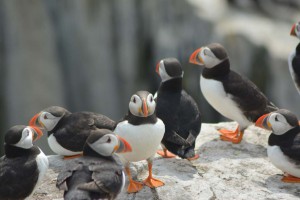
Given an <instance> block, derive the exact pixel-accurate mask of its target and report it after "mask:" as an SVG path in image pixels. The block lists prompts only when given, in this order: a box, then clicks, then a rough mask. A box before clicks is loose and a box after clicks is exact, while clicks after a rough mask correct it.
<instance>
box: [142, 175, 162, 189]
mask: <svg viewBox="0 0 300 200" xmlns="http://www.w3.org/2000/svg"><path fill="white" fill-rule="evenodd" d="M144 184H145V185H147V186H148V187H150V188H156V187H160V186H163V185H165V184H164V182H162V181H161V180H158V179H156V178H153V177H149V176H148V178H146V179H145V180H144Z"/></svg>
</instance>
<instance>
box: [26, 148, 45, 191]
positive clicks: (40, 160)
mask: <svg viewBox="0 0 300 200" xmlns="http://www.w3.org/2000/svg"><path fill="white" fill-rule="evenodd" d="M40 151H41V152H40V154H39V155H38V156H37V157H36V162H37V166H38V170H39V172H40V174H39V177H38V180H37V183H36V185H35V187H34V189H33V191H32V193H31V194H30V195H29V196H31V195H32V194H33V193H34V191H35V190H36V188H37V187H38V186H39V185H40V183H41V181H42V179H43V177H44V176H45V174H46V171H47V170H48V167H49V161H48V158H47V156H46V155H45V154H44V152H43V151H42V150H40Z"/></svg>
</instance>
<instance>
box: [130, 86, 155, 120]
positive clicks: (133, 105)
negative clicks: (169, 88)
mask: <svg viewBox="0 0 300 200" xmlns="http://www.w3.org/2000/svg"><path fill="white" fill-rule="evenodd" d="M155 107H156V103H155V101H154V98H153V95H152V94H151V93H149V92H148V91H138V92H136V93H135V94H134V95H132V96H131V98H130V102H129V112H130V113H131V114H133V115H135V116H137V117H148V116H150V115H152V114H153V113H154V111H155Z"/></svg>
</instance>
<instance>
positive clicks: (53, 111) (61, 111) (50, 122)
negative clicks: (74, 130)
mask: <svg viewBox="0 0 300 200" xmlns="http://www.w3.org/2000/svg"><path fill="white" fill-rule="evenodd" d="M68 114H71V113H70V112H69V111H68V110H66V109H65V108H62V107H59V106H51V107H49V108H46V109H44V110H43V111H41V112H39V113H37V114H36V115H35V116H33V117H32V118H31V120H30V122H29V125H30V126H38V127H41V128H45V129H46V130H47V131H52V130H53V129H54V128H55V127H56V125H57V124H58V122H59V121H60V120H61V119H62V118H63V117H64V116H66V115H68Z"/></svg>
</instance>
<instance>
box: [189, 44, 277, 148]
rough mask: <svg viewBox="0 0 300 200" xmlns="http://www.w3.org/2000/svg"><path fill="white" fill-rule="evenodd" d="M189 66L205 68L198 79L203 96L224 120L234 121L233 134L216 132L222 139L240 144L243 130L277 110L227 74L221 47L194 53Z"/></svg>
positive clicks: (246, 84) (241, 79)
mask: <svg viewBox="0 0 300 200" xmlns="http://www.w3.org/2000/svg"><path fill="white" fill-rule="evenodd" d="M190 63H193V64H196V65H200V66H204V69H203V71H202V75H201V77H200V87H201V91H202V93H203V96H204V97H205V98H206V100H207V101H208V102H209V103H210V105H211V106H212V107H213V108H214V109H216V110H217V111H218V112H219V113H221V114H222V115H223V116H225V117H227V118H229V119H232V120H235V121H237V122H238V124H239V126H238V127H237V128H236V130H235V131H229V130H225V129H221V130H219V132H220V133H221V139H222V140H225V141H231V142H232V143H240V142H241V140H242V138H243V133H244V130H245V129H246V128H247V127H248V126H249V125H251V124H253V123H255V121H256V120H257V119H258V118H259V117H260V116H262V115H263V114H266V113H270V112H272V111H275V110H277V109H278V108H277V107H276V106H275V105H274V104H273V103H271V102H270V101H269V100H268V99H267V97H266V96H265V95H264V94H263V93H262V92H261V91H260V90H259V88H258V87H257V86H256V85H255V84H254V83H252V82H251V81H250V80H248V79H247V78H245V77H243V76H241V75H240V74H238V73H236V72H234V71H232V70H230V63H229V58H228V56H227V53H226V50H225V49H224V47H223V46H222V45H220V44H218V43H212V44H209V45H208V46H204V47H201V48H199V49H197V50H196V51H194V52H193V53H192V55H191V56H190Z"/></svg>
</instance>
